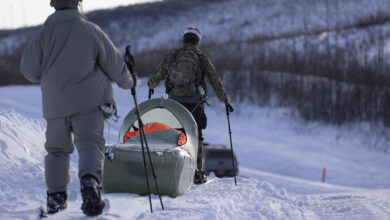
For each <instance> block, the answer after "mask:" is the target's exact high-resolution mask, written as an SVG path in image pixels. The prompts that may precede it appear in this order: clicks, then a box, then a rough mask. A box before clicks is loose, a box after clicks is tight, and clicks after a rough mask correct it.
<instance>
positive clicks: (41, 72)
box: [20, 9, 133, 119]
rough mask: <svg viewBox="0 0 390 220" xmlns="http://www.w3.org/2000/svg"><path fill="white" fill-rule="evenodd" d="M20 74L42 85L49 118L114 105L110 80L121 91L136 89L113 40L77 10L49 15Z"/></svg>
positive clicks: (24, 58) (27, 50) (31, 44)
mask: <svg viewBox="0 0 390 220" xmlns="http://www.w3.org/2000/svg"><path fill="white" fill-rule="evenodd" d="M20 72H21V73H22V74H23V75H24V76H25V77H26V78H27V79H28V80H29V81H31V82H34V83H40V84H41V90H42V103H43V117H44V118H46V119H53V118H60V117H66V116H70V115H73V114H76V113H79V112H82V111H85V110H88V109H90V108H93V107H97V106H100V105H102V104H105V103H112V104H115V99H114V94H113V90H112V87H111V82H115V83H117V84H118V85H119V87H121V88H123V89H128V88H131V87H132V85H133V81H132V79H131V76H130V73H129V71H128V70H127V68H126V66H125V63H124V61H123V57H122V55H121V54H120V52H119V51H118V50H117V49H116V48H115V46H114V45H113V43H112V42H111V41H110V39H109V38H108V37H107V36H106V34H105V33H104V32H103V31H102V30H101V29H100V28H99V27H98V26H97V25H95V24H93V23H91V22H89V21H87V20H86V19H85V17H84V16H83V15H82V14H81V13H80V12H79V11H78V10H73V9H69V10H59V11H56V12H55V13H53V14H52V15H50V16H49V17H48V19H47V20H46V22H45V23H44V26H43V28H42V29H41V30H40V31H39V32H38V33H37V34H36V35H35V36H34V38H33V39H32V40H31V41H30V42H29V44H28V45H27V47H26V48H25V50H24V53H23V56H22V60H21V63H20Z"/></svg>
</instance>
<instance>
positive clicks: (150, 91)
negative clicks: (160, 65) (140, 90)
mask: <svg viewBox="0 0 390 220" xmlns="http://www.w3.org/2000/svg"><path fill="white" fill-rule="evenodd" d="M153 94H154V89H149V96H148V98H149V99H150V98H152V95H153Z"/></svg>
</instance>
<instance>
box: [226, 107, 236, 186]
mask: <svg viewBox="0 0 390 220" xmlns="http://www.w3.org/2000/svg"><path fill="white" fill-rule="evenodd" d="M229 112H233V107H232V106H231V105H229V104H226V116H227V120H228V127H229V138H230V149H231V151H232V163H233V170H234V183H235V184H236V186H237V179H236V175H237V174H236V164H235V161H234V152H233V142H232V130H231V128H230V117H229Z"/></svg>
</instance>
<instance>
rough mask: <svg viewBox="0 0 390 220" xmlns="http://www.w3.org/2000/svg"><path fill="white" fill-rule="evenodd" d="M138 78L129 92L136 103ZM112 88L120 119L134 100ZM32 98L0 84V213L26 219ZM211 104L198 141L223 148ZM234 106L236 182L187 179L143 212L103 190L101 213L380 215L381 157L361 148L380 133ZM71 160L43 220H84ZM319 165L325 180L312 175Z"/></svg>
mask: <svg viewBox="0 0 390 220" xmlns="http://www.w3.org/2000/svg"><path fill="white" fill-rule="evenodd" d="M140 81H141V82H140V84H139V85H140V86H139V88H138V89H139V90H140V91H143V92H139V93H138V94H140V97H139V98H140V100H146V98H147V97H146V96H147V88H146V86H145V82H144V80H142V79H141V80H140ZM162 91H163V88H161V87H159V88H157V89H156V94H155V95H154V97H159V96H161V94H162ZM115 93H116V95H117V100H118V103H119V106H118V107H119V114H120V116H121V117H122V119H123V118H124V116H125V115H126V114H127V112H128V111H129V110H130V109H131V108H133V107H134V106H133V104H132V99H131V96H130V91H123V90H119V89H118V88H116V87H115ZM27 94H28V95H27ZM40 98H41V97H40V90H39V87H38V86H11V87H2V88H0V219H36V217H37V215H38V212H37V209H38V208H39V207H40V206H41V205H42V204H45V202H46V186H45V182H44V163H43V161H44V156H45V154H46V152H45V149H44V142H45V121H44V120H43V119H42V118H41V100H40ZM211 103H212V105H214V107H209V108H207V115H208V120H209V123H208V128H207V129H206V132H205V137H206V140H207V141H208V142H210V143H217V144H218V143H222V144H226V145H227V146H228V143H229V140H228V133H227V132H228V131H227V123H226V115H225V114H224V110H225V109H224V107H223V105H221V106H220V105H219V104H217V102H215V101H213V100H211ZM235 107H236V109H237V111H236V112H234V113H233V114H232V118H231V120H232V131H233V144H234V149H235V152H236V154H237V157H238V162H239V177H238V178H237V181H238V186H237V187H236V186H235V185H234V180H233V179H232V178H226V179H219V178H217V179H215V180H214V181H212V182H210V183H208V184H205V185H200V186H195V185H194V186H192V188H191V189H190V190H189V191H188V192H187V193H185V194H184V195H182V196H180V197H178V198H174V199H173V198H169V197H167V196H163V202H164V205H165V208H166V210H165V211H161V209H160V206H159V200H158V197H157V196H153V207H154V213H153V214H151V213H150V211H149V203H148V199H147V197H145V196H138V195H135V194H119V193H118V194H103V197H104V198H107V199H108V200H109V201H110V206H111V207H110V210H109V211H108V213H107V214H106V215H104V216H102V217H101V219H170V220H171V219H183V218H185V219H294V220H295V219H298V220H299V219H343V220H344V219H390V214H389V210H390V174H389V172H388V170H389V169H390V163H389V162H388V161H389V154H385V153H383V152H377V151H373V150H369V149H368V147H369V146H370V144H371V143H373V142H374V141H377V142H378V141H379V143H381V141H382V142H384V140H385V139H383V138H382V137H380V136H375V135H373V134H375V132H371V131H370V130H369V129H365V128H364V125H363V126H362V129H361V130H358V129H356V130H352V129H349V130H348V129H344V128H338V127H334V126H329V125H320V124H316V123H303V122H300V121H299V120H298V119H294V118H293V117H292V116H291V114H290V113H289V112H288V110H286V109H272V108H259V107H255V106H250V105H246V106H245V108H240V107H239V106H238V105H237V106H235ZM110 123H111V124H113V126H115V127H116V128H115V127H111V129H110V133H108V128H106V131H105V137H106V139H110V141H109V142H110V143H115V142H116V140H117V128H119V126H120V123H117V124H115V123H113V122H110ZM77 157H78V156H77V152H75V153H74V154H72V155H71V170H70V174H71V182H70V184H69V188H68V193H69V202H68V209H67V210H65V211H63V212H61V213H58V214H56V215H54V216H49V219H89V218H86V217H85V216H84V215H83V214H82V211H81V209H80V206H81V202H82V201H81V197H80V193H79V182H78V178H77ZM324 166H326V167H327V168H328V170H329V172H330V173H329V176H328V179H327V183H326V184H322V183H321V182H320V180H321V170H322V167H324ZM378 188H382V189H380V190H377V189H378Z"/></svg>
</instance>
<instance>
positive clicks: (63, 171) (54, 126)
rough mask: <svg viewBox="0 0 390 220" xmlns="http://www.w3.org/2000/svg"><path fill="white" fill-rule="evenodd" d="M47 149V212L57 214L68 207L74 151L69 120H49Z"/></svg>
mask: <svg viewBox="0 0 390 220" xmlns="http://www.w3.org/2000/svg"><path fill="white" fill-rule="evenodd" d="M45 148H46V151H47V155H46V157H45V179H46V185H47V210H48V212H49V213H56V212H58V211H60V210H63V209H65V208H66V206H67V204H66V199H67V193H66V190H67V186H68V184H69V161H70V159H69V154H71V153H72V152H73V150H74V146H73V141H72V136H71V130H70V122H69V120H68V118H59V119H50V120H47V129H46V143H45Z"/></svg>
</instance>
